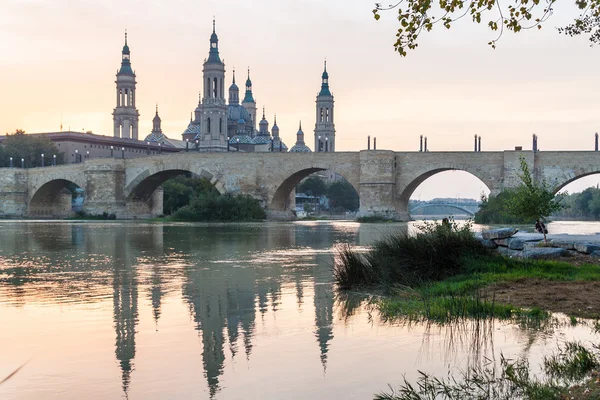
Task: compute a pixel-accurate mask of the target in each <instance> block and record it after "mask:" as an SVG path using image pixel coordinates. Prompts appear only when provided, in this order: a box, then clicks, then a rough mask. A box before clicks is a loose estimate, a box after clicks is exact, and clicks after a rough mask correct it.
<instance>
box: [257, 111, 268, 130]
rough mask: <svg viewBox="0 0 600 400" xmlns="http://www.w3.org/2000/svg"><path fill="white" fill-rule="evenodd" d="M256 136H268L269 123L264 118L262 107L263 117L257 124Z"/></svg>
mask: <svg viewBox="0 0 600 400" xmlns="http://www.w3.org/2000/svg"><path fill="white" fill-rule="evenodd" d="M258 134H259V135H261V136H269V121H267V119H266V118H265V108H264V107H263V115H262V119H261V120H260V123H259V124H258Z"/></svg>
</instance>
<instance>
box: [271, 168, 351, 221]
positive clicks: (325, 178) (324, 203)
mask: <svg viewBox="0 0 600 400" xmlns="http://www.w3.org/2000/svg"><path fill="white" fill-rule="evenodd" d="M359 204H360V201H359V196H358V190H356V187H355V186H354V184H353V183H352V182H350V181H348V180H347V179H346V178H344V177H343V176H342V175H340V174H338V173H336V172H334V171H333V170H329V169H325V168H316V167H313V168H306V169H303V170H300V171H297V172H295V173H294V174H292V175H290V176H289V177H288V178H287V179H285V180H284V181H283V182H282V183H281V185H279V187H278V188H277V190H276V191H275V194H274V196H273V199H272V201H271V206H270V209H271V210H272V211H278V212H282V211H294V212H295V214H296V215H297V216H308V215H309V214H313V215H318V214H323V213H326V214H328V215H342V216H344V215H347V213H348V212H352V213H353V212H356V211H358V208H359Z"/></svg>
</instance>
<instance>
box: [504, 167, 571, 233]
mask: <svg viewBox="0 0 600 400" xmlns="http://www.w3.org/2000/svg"><path fill="white" fill-rule="evenodd" d="M519 178H520V179H521V182H522V184H521V185H520V186H518V187H517V188H515V189H514V190H513V192H512V196H510V197H509V198H508V204H507V206H508V211H509V213H510V214H512V215H514V216H515V217H516V218H519V219H522V220H526V221H536V222H539V221H541V220H543V219H544V218H546V217H548V216H550V215H551V214H552V213H554V212H556V211H559V210H561V209H562V208H563V207H564V206H563V204H561V202H560V199H561V196H562V195H557V196H555V195H554V193H553V192H552V189H551V188H550V186H549V185H548V183H547V182H546V181H542V182H541V183H536V182H535V181H534V179H533V176H532V174H531V172H529V166H528V165H527V162H526V161H525V159H524V158H523V157H521V173H520V174H519ZM544 241H546V234H545V233H544Z"/></svg>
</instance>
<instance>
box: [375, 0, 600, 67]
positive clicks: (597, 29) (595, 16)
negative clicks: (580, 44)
mask: <svg viewBox="0 0 600 400" xmlns="http://www.w3.org/2000/svg"><path fill="white" fill-rule="evenodd" d="M555 2H556V0H545V1H540V0H514V2H510V1H509V2H507V3H502V4H501V3H500V2H499V1H498V0H477V1H475V0H439V1H431V0H400V1H397V2H396V3H394V4H391V5H389V6H383V5H382V4H381V3H375V9H374V10H373V14H374V16H375V19H376V20H379V19H380V17H381V12H383V11H389V10H394V9H395V10H397V12H398V15H397V18H398V21H399V23H400V27H399V28H398V32H397V33H396V42H395V43H394V48H395V50H396V51H397V52H398V53H400V55H402V56H406V54H407V50H414V49H415V48H417V46H418V45H419V44H418V43H417V41H418V38H419V35H420V34H421V32H423V30H425V31H428V32H429V31H431V30H432V29H433V28H434V27H435V26H436V25H440V24H441V25H442V26H443V27H445V28H446V29H451V28H452V26H453V25H454V23H455V22H457V21H458V20H460V19H462V18H464V17H468V18H469V19H471V20H472V22H475V23H478V24H480V23H481V22H482V21H483V22H484V23H485V24H486V25H487V26H488V28H489V29H490V30H491V31H492V32H494V34H495V37H494V38H492V40H490V41H489V42H488V45H490V46H491V47H492V48H496V43H497V42H498V40H499V39H500V38H501V37H502V34H503V33H504V31H505V30H508V31H512V32H515V33H518V32H521V31H523V30H529V29H536V30H537V29H542V25H543V24H544V23H545V22H546V21H547V20H548V18H550V16H551V15H552V12H553V8H552V7H553V5H554V4H555ZM574 3H575V4H574V6H575V8H577V9H578V10H579V11H580V15H579V17H577V18H576V19H575V20H574V21H573V23H572V24H570V25H568V26H565V27H562V28H558V31H559V32H560V33H564V34H566V35H569V36H576V35H582V34H589V39H590V41H591V43H592V44H595V43H599V42H600V0H575V1H574Z"/></svg>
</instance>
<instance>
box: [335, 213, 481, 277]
mask: <svg viewBox="0 0 600 400" xmlns="http://www.w3.org/2000/svg"><path fill="white" fill-rule="evenodd" d="M418 228H419V232H418V233H417V234H416V235H414V236H411V235H409V234H408V233H405V232H402V233H398V234H395V235H392V236H390V237H388V238H386V239H383V240H380V241H378V242H376V243H375V244H374V245H373V246H372V248H371V250H370V251H369V252H368V253H367V254H366V255H361V254H358V253H356V252H354V251H353V250H351V249H349V248H348V247H342V248H340V249H338V259H337V261H336V263H335V264H334V271H333V272H334V277H335V280H336V282H337V283H338V284H339V285H340V287H342V288H350V287H353V286H370V285H381V284H383V285H388V286H391V285H404V286H410V287H415V286H418V285H420V284H422V283H424V282H430V281H437V280H443V279H446V278H448V277H451V276H454V275H457V274H459V273H461V272H464V271H465V265H464V263H463V259H464V257H468V256H473V255H483V254H488V250H487V249H486V248H485V247H484V246H483V245H482V244H481V242H480V241H479V240H477V239H476V238H475V235H474V234H473V231H472V230H471V228H472V225H471V223H467V224H465V225H464V226H463V227H459V226H458V225H457V224H456V223H455V222H454V221H451V222H449V223H448V224H438V223H435V222H433V223H428V222H426V223H424V224H423V225H421V226H419V227H418Z"/></svg>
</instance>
